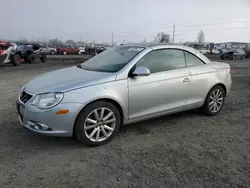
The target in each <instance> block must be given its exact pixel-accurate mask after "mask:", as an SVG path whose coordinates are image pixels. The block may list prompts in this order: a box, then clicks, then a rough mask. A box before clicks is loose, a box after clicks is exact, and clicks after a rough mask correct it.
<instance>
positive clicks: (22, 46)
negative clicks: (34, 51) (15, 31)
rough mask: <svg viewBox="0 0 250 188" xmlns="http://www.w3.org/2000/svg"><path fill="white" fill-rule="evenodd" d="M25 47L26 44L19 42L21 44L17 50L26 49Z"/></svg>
mask: <svg viewBox="0 0 250 188" xmlns="http://www.w3.org/2000/svg"><path fill="white" fill-rule="evenodd" d="M24 47H25V45H23V44H19V45H17V48H16V49H17V50H22V49H24Z"/></svg>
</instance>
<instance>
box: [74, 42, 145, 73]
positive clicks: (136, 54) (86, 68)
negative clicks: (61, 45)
mask: <svg viewBox="0 0 250 188" xmlns="http://www.w3.org/2000/svg"><path fill="white" fill-rule="evenodd" d="M114 48H116V49H119V48H120V49H123V48H127V49H128V50H129V49H131V48H137V49H140V50H138V51H134V52H135V54H134V55H132V57H131V58H128V60H126V61H125V63H123V65H122V66H121V67H120V68H118V69H115V70H108V69H98V68H92V67H88V66H85V65H86V63H87V62H88V61H89V60H90V62H91V60H93V59H92V58H98V57H97V56H98V55H102V54H103V53H105V52H109V51H113V50H114ZM145 49H146V47H144V46H139V45H138V46H134V45H124V46H117V47H112V48H110V49H107V50H105V51H104V52H102V53H101V54H98V55H97V56H94V57H92V58H91V59H89V60H87V61H85V62H83V63H81V64H80V65H81V66H80V67H81V69H84V70H88V71H96V72H107V73H116V72H119V71H120V70H122V69H123V68H124V67H125V66H126V65H127V64H128V63H129V62H131V61H132V60H133V59H134V58H135V57H137V56H138V55H139V54H140V53H142V52H143V51H144V50H145ZM114 53H115V52H114ZM78 67H79V66H78Z"/></svg>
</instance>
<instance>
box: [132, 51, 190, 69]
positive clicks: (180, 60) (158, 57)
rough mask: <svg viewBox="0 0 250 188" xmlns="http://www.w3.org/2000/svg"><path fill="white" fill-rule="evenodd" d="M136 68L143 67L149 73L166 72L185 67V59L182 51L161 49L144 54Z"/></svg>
mask: <svg viewBox="0 0 250 188" xmlns="http://www.w3.org/2000/svg"><path fill="white" fill-rule="evenodd" d="M136 66H145V67H147V68H148V69H149V70H150V72H151V73H156V72H162V71H168V70H173V69H179V68H183V67H185V58H184V53H183V51H182V50H175V49H163V50H155V51H152V52H149V53H148V54H146V55H145V56H144V57H143V58H142V59H140V60H139V62H138V63H137V64H136Z"/></svg>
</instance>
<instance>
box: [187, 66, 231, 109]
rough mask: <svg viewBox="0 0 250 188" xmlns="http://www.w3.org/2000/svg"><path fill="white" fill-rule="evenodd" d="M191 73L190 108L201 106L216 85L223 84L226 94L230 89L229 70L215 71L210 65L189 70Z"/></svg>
mask: <svg viewBox="0 0 250 188" xmlns="http://www.w3.org/2000/svg"><path fill="white" fill-rule="evenodd" d="M190 71H191V73H192V80H191V91H190V92H191V93H190V95H191V97H190V99H188V104H189V105H191V107H198V106H202V105H203V103H204V101H205V99H206V96H207V94H208V92H209V91H210V90H211V89H212V88H213V87H214V86H215V85H217V84H224V85H225V86H226V88H227V92H228V91H229V90H230V87H231V75H230V74H229V69H215V68H214V67H212V66H211V64H206V65H201V66H194V67H191V68H190Z"/></svg>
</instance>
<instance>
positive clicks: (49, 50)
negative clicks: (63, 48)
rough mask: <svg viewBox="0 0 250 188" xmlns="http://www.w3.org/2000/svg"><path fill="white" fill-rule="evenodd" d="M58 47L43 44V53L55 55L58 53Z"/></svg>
mask: <svg viewBox="0 0 250 188" xmlns="http://www.w3.org/2000/svg"><path fill="white" fill-rule="evenodd" d="M56 52H57V51H56V48H52V47H48V46H42V47H41V53H42V54H46V55H54V54H56Z"/></svg>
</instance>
